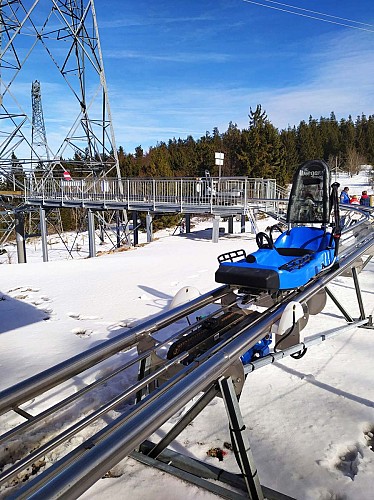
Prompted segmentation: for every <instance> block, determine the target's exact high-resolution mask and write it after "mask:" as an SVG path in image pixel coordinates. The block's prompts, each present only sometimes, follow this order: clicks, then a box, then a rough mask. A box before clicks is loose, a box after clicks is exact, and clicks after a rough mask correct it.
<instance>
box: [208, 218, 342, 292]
mask: <svg viewBox="0 0 374 500" xmlns="http://www.w3.org/2000/svg"><path fill="white" fill-rule="evenodd" d="M334 254H335V244H334V240H333V238H332V237H331V233H330V232H326V231H325V230H324V229H322V228H316V227H307V226H298V227H294V228H292V229H291V230H290V231H287V232H285V233H282V234H281V235H280V236H279V237H278V238H277V240H276V241H275V243H274V248H272V249H268V248H262V249H259V250H257V251H256V252H253V253H252V254H250V255H248V256H247V257H246V259H240V260H238V261H236V262H221V263H220V266H219V268H218V270H217V272H216V281H217V282H218V283H226V284H230V285H238V286H243V287H247V288H253V289H260V290H292V289H294V288H298V287H300V286H302V285H305V284H306V283H307V282H308V281H309V280H310V279H312V278H314V276H316V275H317V274H318V273H320V272H321V271H322V270H323V269H324V268H326V267H328V266H330V265H331V264H332V263H333V262H334Z"/></svg>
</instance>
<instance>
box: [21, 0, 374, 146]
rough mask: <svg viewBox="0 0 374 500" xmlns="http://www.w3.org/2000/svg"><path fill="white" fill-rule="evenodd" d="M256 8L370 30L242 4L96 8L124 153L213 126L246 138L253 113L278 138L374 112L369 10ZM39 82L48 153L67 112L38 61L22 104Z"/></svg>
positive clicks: (304, 3) (140, 2)
mask: <svg viewBox="0 0 374 500" xmlns="http://www.w3.org/2000/svg"><path fill="white" fill-rule="evenodd" d="M256 2H257V4H258V3H262V4H266V5H267V6H268V7H269V6H271V7H275V8H278V9H280V8H281V9H287V10H290V7H285V4H287V5H293V6H295V7H299V8H300V9H310V10H314V11H319V12H323V13H325V14H328V15H330V16H338V17H340V18H344V19H351V20H356V21H358V22H361V23H367V24H356V26H357V27H360V28H362V29H361V30H358V29H351V28H349V27H346V26H341V25H339V24H333V23H332V22H339V23H342V24H350V25H352V23H351V22H348V21H345V20H343V19H340V20H339V19H336V18H335V17H325V19H327V20H329V21H332V22H331V23H327V22H322V21H318V20H316V19H311V18H309V17H306V16H307V15H309V16H314V17H321V16H319V15H316V14H313V13H311V12H308V11H307V10H298V12H299V14H303V16H296V15H292V14H289V13H286V12H282V11H280V10H275V9H274V8H273V9H270V8H265V7H263V6H260V5H256V4H254V3H250V2H249V1H245V0H183V1H182V0H156V1H150V0H147V1H146V0H137V1H133V0H105V1H104V0H96V1H95V8H96V15H97V20H98V25H99V31H100V39H101V47H102V52H103V56H104V66H105V72H106V79H107V84H108V89H109V97H110V103H111V108H112V116H113V121H114V127H115V136H116V143H117V146H120V145H121V146H123V147H124V149H125V151H127V152H133V151H134V148H135V147H136V146H138V145H142V147H143V148H144V149H145V150H147V149H148V148H149V147H150V146H152V145H156V143H157V142H158V141H168V140H169V139H170V138H173V137H176V138H178V137H181V138H185V137H187V136H188V135H192V136H194V137H195V138H199V137H201V136H202V135H204V134H205V132H206V131H212V130H213V128H214V127H218V129H219V130H220V131H221V132H224V131H225V130H226V129H227V126H228V124H229V122H230V121H232V122H234V123H236V124H237V125H238V126H239V127H240V128H244V127H246V126H247V124H248V112H249V108H250V107H252V108H255V107H256V105H257V104H261V105H262V107H263V109H265V111H266V112H267V115H268V117H269V119H270V120H271V122H272V123H273V124H274V125H275V126H277V127H279V128H286V127H287V126H288V125H290V126H293V125H297V124H298V123H299V122H300V120H302V119H305V120H308V118H309V115H312V116H313V117H315V118H319V117H320V116H329V115H330V112H331V111H334V112H335V114H336V116H337V117H338V118H341V117H347V116H348V115H349V114H351V115H352V116H353V118H355V117H356V116H357V115H359V114H361V113H362V112H364V113H366V114H372V113H373V112H374V85H373V81H374V4H373V1H372V0H360V1H357V0H323V1H316V0H288V1H287V0H285V2H284V3H283V5H280V3H276V2H272V3H270V2H269V0H258V1H257V0H256ZM371 23H373V25H370V24H371ZM25 70H26V68H25ZM32 79H38V80H40V81H41V83H42V95H43V108H44V115H45V122H46V128H47V134H48V138H49V140H50V141H51V142H52V143H53V142H54V141H57V140H58V137H59V136H61V130H62V128H63V127H62V125H61V123H62V121H63V119H64V117H65V122H66V123H67V117H68V116H70V115H71V114H72V104H70V102H69V100H68V98H67V96H66V98H65V91H66V89H64V88H63V86H62V84H61V76H60V75H59V74H57V75H56V74H55V73H54V72H53V71H49V70H47V67H46V66H44V63H43V64H42V59H40V61H39V62H37V64H35V63H33V64H31V63H30V64H29V66H28V69H27V73H26V71H25V72H24V75H23V78H22V79H21V80H20V82H19V83H18V84H17V85H18V88H19V89H21V88H22V84H23V85H24V86H25V91H24V93H25V95H27V96H29V95H30V93H29V92H30V91H29V88H30V81H31V80H32ZM22 82H23V83H22ZM27 98H29V97H27ZM66 123H65V124H64V127H65V129H66V126H67V125H66Z"/></svg>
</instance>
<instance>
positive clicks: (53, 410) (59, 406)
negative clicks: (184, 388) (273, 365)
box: [0, 303, 233, 444]
mask: <svg viewBox="0 0 374 500" xmlns="http://www.w3.org/2000/svg"><path fill="white" fill-rule="evenodd" d="M232 305H233V303H231V304H228V305H225V306H223V307H220V308H219V309H217V310H216V311H214V312H212V313H211V314H208V315H207V316H206V317H204V319H201V320H200V321H197V322H196V323H194V324H193V325H190V326H188V327H187V328H184V329H182V330H180V331H178V332H175V333H174V334H173V335H171V336H170V337H168V338H167V339H166V340H164V341H163V342H159V341H157V340H155V345H154V346H153V347H152V348H149V349H147V350H145V351H142V352H141V353H140V354H138V355H137V356H136V357H134V358H133V359H131V360H130V361H128V362H127V363H125V364H124V365H121V366H120V368H117V369H116V370H114V371H113V372H110V373H109V374H108V375H106V376H104V377H102V378H100V379H97V380H95V381H94V382H92V383H91V384H89V385H87V386H85V387H83V388H82V389H80V390H79V391H77V392H75V393H73V394H71V395H70V396H68V397H67V398H65V399H63V400H61V401H59V402H58V403H56V404H55V405H53V406H51V407H50V408H47V409H46V410H44V411H43V412H41V413H39V414H37V415H35V416H34V415H29V416H28V418H29V420H27V421H26V422H24V423H22V424H20V425H18V426H17V427H14V428H13V429H11V430H9V431H7V432H6V433H4V434H2V435H0V444H2V443H3V442H5V441H6V440H9V439H10V438H12V437H14V436H16V435H20V434H21V433H23V432H25V431H27V430H29V429H30V427H32V426H34V425H36V424H38V423H39V422H41V421H42V420H44V419H45V418H47V417H49V416H52V415H56V414H57V413H58V412H59V411H60V410H63V409H65V408H66V407H68V406H69V405H70V404H71V403H73V402H74V401H76V400H79V399H82V397H83V396H84V395H85V394H86V393H88V392H89V391H91V390H94V389H96V388H97V387H99V386H101V385H102V384H104V383H105V382H108V381H109V380H110V379H112V378H113V377H116V376H117V375H119V374H120V373H122V372H124V371H125V370H127V369H128V368H130V367H131V366H133V365H135V364H136V363H139V362H140V361H142V360H144V359H146V358H147V357H148V356H150V355H151V354H152V353H154V352H155V351H157V350H159V349H161V348H162V347H165V346H167V345H168V344H169V343H170V342H172V341H173V340H176V339H177V338H179V337H180V336H182V335H186V334H188V333H189V332H190V331H191V330H193V329H194V328H196V327H197V326H198V325H199V324H201V323H203V321H205V320H206V319H208V318H211V317H213V316H216V315H218V314H220V313H222V312H224V311H225V310H226V309H227V308H228V307H231V306H232ZM166 362H167V360H165V363H166ZM151 381H152V380H151ZM29 432H31V431H29Z"/></svg>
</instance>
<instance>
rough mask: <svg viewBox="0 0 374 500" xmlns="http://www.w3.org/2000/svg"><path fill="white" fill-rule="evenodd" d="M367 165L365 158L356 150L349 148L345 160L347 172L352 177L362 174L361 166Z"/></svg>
mask: <svg viewBox="0 0 374 500" xmlns="http://www.w3.org/2000/svg"><path fill="white" fill-rule="evenodd" d="M365 163H366V159H365V157H364V156H363V155H362V154H360V153H359V152H358V151H357V149H356V148H354V147H351V148H348V150H347V156H346V158H345V170H346V171H347V172H348V173H349V175H350V176H351V177H352V176H353V175H355V174H358V173H359V172H360V169H361V165H364V164H365Z"/></svg>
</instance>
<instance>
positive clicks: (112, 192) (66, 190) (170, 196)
mask: <svg viewBox="0 0 374 500" xmlns="http://www.w3.org/2000/svg"><path fill="white" fill-rule="evenodd" d="M286 198H287V194H286V191H285V190H284V189H282V188H280V187H278V186H277V184H276V181H275V180H274V179H251V178H247V177H225V178H222V177H221V178H214V177H209V178H167V179H162V178H158V179H139V178H132V179H117V178H98V179H95V178H84V179H77V180H71V181H66V180H64V179H54V178H51V179H43V180H40V181H39V182H38V181H33V182H32V183H30V185H29V186H27V188H26V193H25V201H26V204H28V205H37V206H43V207H45V208H52V207H54V208H56V207H85V208H89V209H92V210H111V209H112V210H115V209H127V210H131V211H136V210H137V211H145V212H169V213H170V212H180V213H211V214H214V215H225V214H226V215H227V214H244V213H245V212H246V210H247V209H248V207H251V206H259V205H261V206H262V207H264V208H266V209H268V210H275V205H276V203H277V202H279V200H280V199H286Z"/></svg>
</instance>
